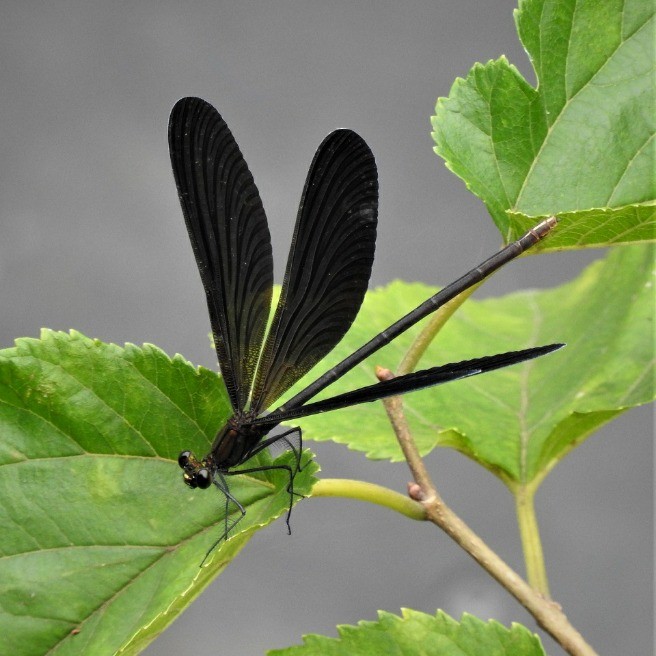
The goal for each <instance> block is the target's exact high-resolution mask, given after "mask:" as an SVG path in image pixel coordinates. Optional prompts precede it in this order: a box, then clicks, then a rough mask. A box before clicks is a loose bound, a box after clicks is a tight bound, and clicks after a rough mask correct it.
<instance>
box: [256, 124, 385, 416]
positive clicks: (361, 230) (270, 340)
mask: <svg viewBox="0 0 656 656" xmlns="http://www.w3.org/2000/svg"><path fill="white" fill-rule="evenodd" d="M377 220H378V178H377V172H376V163H375V161H374V156H373V154H372V153H371V150H369V147H368V146H367V144H366V143H365V142H364V140H363V139H362V138H361V137H360V136H358V135H357V134H356V133H355V132H352V131H350V130H336V131H335V132H332V133H331V134H329V135H328V136H327V137H326V138H325V139H324V141H323V143H322V144H321V145H320V146H319V149H318V150H317V153H316V155H315V156H314V160H313V161H312V166H311V167H310V171H309V173H308V177H307V180H306V182H305V188H304V190H303V195H302V197H301V204H300V207H299V211H298V217H297V219H296V227H295V229H294V237H293V239H292V245H291V249H290V252H289V259H288V261H287V270H286V271H285V279H284V282H283V287H282V292H281V296H280V301H279V303H278V307H277V309H276V313H275V316H274V318H273V322H272V324H271V328H270V330H269V333H268V335H267V339H266V343H265V346H264V350H263V352H262V359H261V361H260V365H259V367H258V371H257V377H256V379H255V385H254V388H253V399H252V403H251V410H253V411H254V412H256V413H259V412H260V411H261V410H263V409H264V408H267V407H269V406H270V405H271V404H272V403H273V402H274V401H275V400H276V399H277V398H278V397H279V396H280V395H281V394H283V393H284V392H285V391H286V390H287V389H289V388H290V387H291V386H292V385H293V384H294V383H295V382H296V381H297V380H298V379H299V378H301V376H303V375H304V374H305V373H306V372H308V371H309V370H310V369H311V368H312V367H313V366H314V365H315V364H316V363H317V362H319V360H321V358H323V357H324V356H325V355H326V354H327V353H329V352H330V351H331V350H332V349H333V348H334V347H335V345H336V344H337V343H338V342H339V341H340V340H341V339H342V337H343V336H344V334H345V333H346V331H347V330H348V329H349V327H350V326H351V324H352V323H353V320H354V319H355V317H356V315H357V313H358V310H359V309H360V305H361V304H362V300H363V299H364V294H365V292H366V291H367V285H368V284H369V276H370V274H371V267H372V265H373V260H374V250H375V246H376V225H377Z"/></svg>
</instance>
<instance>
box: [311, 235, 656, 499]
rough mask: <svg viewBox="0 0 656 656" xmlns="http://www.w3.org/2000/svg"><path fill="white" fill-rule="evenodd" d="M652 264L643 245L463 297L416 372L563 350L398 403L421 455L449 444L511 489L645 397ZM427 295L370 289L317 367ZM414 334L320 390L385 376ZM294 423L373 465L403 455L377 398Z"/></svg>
mask: <svg viewBox="0 0 656 656" xmlns="http://www.w3.org/2000/svg"><path fill="white" fill-rule="evenodd" d="M653 265H654V247H653V246H651V245H642V246H627V247H624V248H620V249H615V250H613V251H612V252H611V253H610V254H609V255H608V257H607V258H605V259H603V260H599V261H597V262H595V263H594V264H593V265H591V266H590V267H588V268H587V269H586V270H585V271H584V272H583V273H582V275H581V276H579V278H577V279H576V280H574V281H573V282H570V283H568V284H566V285H563V286H562V287H558V288H555V289H552V290H546V291H528V292H521V293H516V294H511V295H509V296H506V297H503V298H498V299H489V300H484V301H472V300H469V301H468V302H467V303H466V304H465V305H464V306H463V307H462V308H461V309H460V310H459V311H458V313H456V314H455V315H454V316H453V317H452V318H451V320H450V321H449V322H448V323H447V324H446V326H445V327H444V328H443V330H442V331H441V332H440V334H439V336H438V338H437V339H436V340H435V341H434V342H433V343H432V344H431V346H430V347H429V348H428V350H427V352H426V354H425V356H424V359H423V360H422V362H421V364H420V365H419V367H418V368H420V369H421V368H425V367H428V366H434V365H438V364H441V363H445V362H457V361H460V360H466V359H469V358H473V357H478V356H482V355H488V354H492V353H500V352H505V351H510V350H516V349H520V348H526V347H529V346H535V345H539V344H549V343H554V342H565V343H567V346H566V348H564V349H561V350H560V351H557V352H556V353H553V354H550V355H548V356H546V357H543V358H540V359H538V360H533V361H530V362H528V363H525V364H522V365H517V366H513V367H509V368H507V369H503V370H501V371H496V372H492V373H488V374H485V375H481V376H475V377H473V378H469V379H466V380H460V381H455V382H451V383H449V384H447V385H443V386H440V387H436V388H432V389H428V390H422V391H420V392H414V393H412V394H408V395H406V396H404V397H403V398H404V407H405V410H406V415H407V417H408V419H409V421H410V425H411V429H412V431H413V435H414V437H415V440H416V442H417V445H418V447H419V449H420V451H421V452H422V453H423V454H426V453H428V452H429V451H431V450H432V449H433V448H434V447H436V446H450V447H453V448H456V449H458V450H460V451H461V452H463V453H465V454H466V455H468V456H469V457H471V458H472V459H474V460H476V461H477V462H479V463H480V464H482V465H484V466H485V467H487V468H488V469H490V470H491V471H493V472H494V473H496V474H497V475H499V476H500V477H501V478H502V479H503V480H504V481H505V482H506V483H507V484H509V485H510V486H512V485H513V484H514V483H516V482H523V483H527V482H529V481H531V480H534V479H537V478H538V477H539V478H540V479H541V477H543V476H544V475H545V474H546V473H547V471H549V470H550V469H551V468H552V467H553V466H554V465H555V464H556V463H557V462H558V461H559V460H560V459H561V458H562V457H564V455H565V454H566V453H567V452H568V451H569V450H571V449H573V448H574V447H575V446H576V445H577V444H579V443H580V442H581V441H582V440H584V439H585V438H586V437H587V436H588V435H590V433H592V432H593V431H594V430H596V429H597V428H598V427H599V426H600V425H602V424H604V423H606V422H608V421H610V420H611V419H612V418H613V417H615V416H617V415H618V414H620V413H621V412H622V411H623V410H625V409H626V408H630V407H633V406H636V405H639V404H642V403H647V402H648V401H650V400H652V399H653V397H654V355H653V353H654V344H653V318H654V307H653V289H654V287H653ZM434 291H435V289H434V288H429V287H426V286H424V285H419V284H405V283H399V282H397V283H393V284H391V285H389V286H388V287H386V288H384V289H380V290H377V291H374V292H371V293H370V294H369V295H368V296H367V298H366V300H365V303H364V306H363V308H362V310H361V311H360V314H359V316H358V318H357V320H356V323H355V324H354V326H353V327H352V329H351V331H350V332H349V334H348V335H347V336H346V338H345V339H344V340H343V342H342V343H341V344H340V345H339V346H338V348H337V349H336V351H337V352H336V353H333V354H331V357H330V361H329V362H328V361H324V366H329V365H331V364H332V363H334V362H335V361H338V360H339V359H342V358H343V357H344V356H345V355H347V354H348V353H350V352H351V351H352V350H353V348H354V347H356V346H359V345H360V344H362V343H363V342H364V341H365V340H366V339H367V338H369V337H371V336H372V335H373V334H375V333H376V332H377V331H379V330H382V329H383V328H385V327H386V326H387V325H389V324H390V323H391V320H392V319H393V318H396V317H398V316H399V315H400V314H402V313H403V312H406V311H408V310H410V309H412V308H413V307H414V306H415V305H417V304H418V303H419V302H420V301H423V300H425V299H426V298H427V297H428V296H430V295H431V294H432V293H434ZM418 332H419V329H418V328H417V327H415V328H413V329H411V330H410V331H408V333H406V334H405V335H403V336H401V337H399V338H397V339H396V340H394V342H393V343H392V344H390V345H389V346H387V347H386V348H385V349H384V350H383V351H381V352H379V353H377V354H375V355H374V356H372V357H371V358H369V359H368V360H367V361H365V362H364V363H363V364H362V365H360V366H359V367H358V368H357V370H355V371H353V372H351V373H349V374H348V375H347V376H345V378H344V379H342V380H340V381H338V382H337V383H335V384H333V385H331V386H330V387H329V388H328V390H327V392H330V395H332V394H337V393H341V392H344V391H346V390H348V389H354V388H356V387H361V386H364V385H367V384H371V383H372V382H374V381H375V378H374V376H373V369H374V367H375V365H376V364H381V365H382V366H385V367H388V368H390V369H392V370H394V368H395V367H396V366H397V364H398V362H399V361H400V360H401V357H402V355H403V353H404V352H405V350H406V349H407V348H408V347H409V345H410V343H411V342H412V340H413V339H414V337H415V336H416V335H417V334H418ZM302 384H303V383H301V385H302ZM299 387H300V385H299ZM323 395H324V396H326V395H327V394H326V393H324V394H323ZM301 424H302V426H303V430H304V435H305V437H306V438H309V439H316V440H327V439H332V440H335V441H337V442H340V443H344V444H347V445H348V446H349V447H350V448H352V449H356V450H358V451H363V452H365V453H366V454H367V455H368V456H369V457H371V458H388V459H391V460H400V459H401V458H402V455H401V451H400V449H399V447H398V444H397V442H396V439H395V437H394V435H393V434H392V433H391V432H390V429H389V426H388V422H387V417H386V415H385V412H384V410H383V408H382V404H381V403H375V404H364V405H361V406H356V407H353V408H348V409H344V410H340V411H338V412H335V413H334V417H330V419H328V417H327V415H319V416H315V417H307V418H305V419H303V420H302V421H301Z"/></svg>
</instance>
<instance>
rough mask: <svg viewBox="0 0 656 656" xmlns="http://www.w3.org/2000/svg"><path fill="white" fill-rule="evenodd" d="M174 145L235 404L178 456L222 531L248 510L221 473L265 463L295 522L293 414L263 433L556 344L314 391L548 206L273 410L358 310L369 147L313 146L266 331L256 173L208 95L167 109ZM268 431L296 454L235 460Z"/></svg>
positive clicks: (472, 276)
mask: <svg viewBox="0 0 656 656" xmlns="http://www.w3.org/2000/svg"><path fill="white" fill-rule="evenodd" d="M169 147H170V151H171V162H172V166H173V173H174V176H175V180H176V184H177V187H178V194H179V196H180V203H181V205H182V212H183V214H184V218H185V222H186V224H187V229H188V231H189V237H190V239H191V244H192V247H193V250H194V254H195V256H196V263H197V264H198V269H199V271H200V276H201V279H202V281H203V286H204V288H205V294H206V296H207V305H208V309H209V314H210V322H211V325H212V332H213V335H214V345H215V348H216V352H217V355H218V360H219V365H220V368H221V374H222V375H223V380H224V382H225V385H226V388H227V391H228V395H229V397H230V402H231V404H232V409H233V415H232V417H230V419H228V421H227V422H226V423H225V425H224V426H222V427H221V428H220V429H219V431H218V433H217V434H216V437H215V439H214V442H213V444H212V447H211V450H210V452H209V453H208V454H207V455H206V456H205V457H204V458H202V459H199V458H197V457H196V456H195V455H194V454H193V453H191V452H190V451H183V452H182V453H181V454H180V457H179V460H178V462H179V464H180V467H182V469H183V470H184V473H183V478H184V482H185V483H186V484H187V485H188V486H190V487H192V488H203V489H204V488H208V487H209V486H210V484H212V483H214V484H215V486H216V487H218V488H219V489H220V490H221V492H223V494H224V495H225V500H226V508H225V509H226V515H225V526H224V533H223V535H222V536H221V538H220V539H219V540H218V541H217V543H218V542H220V541H221V540H222V539H224V538H226V537H227V535H228V533H229V532H230V530H231V529H232V528H233V527H234V526H235V524H236V523H237V522H238V521H239V520H240V519H241V518H242V517H243V516H244V515H245V513H246V511H245V509H244V507H243V506H242V504H241V503H240V502H239V500H238V499H236V498H235V497H234V496H233V495H232V494H231V493H230V489H229V486H228V483H227V477H228V476H234V475H236V474H246V473H254V472H261V471H266V470H271V469H282V470H285V471H286V472H287V473H288V474H289V485H288V487H287V491H288V492H289V495H290V505H289V511H288V513H287V526H288V528H289V517H290V513H291V508H292V502H293V496H294V477H295V475H296V473H297V472H298V471H299V470H300V467H301V453H302V435H301V429H300V428H298V427H296V428H292V429H290V430H287V431H285V432H282V433H281V434H278V435H274V436H269V432H270V431H271V430H272V429H273V428H275V427H276V426H278V424H280V423H281V422H284V421H288V420H290V419H298V418H301V417H306V416H308V415H313V414H315V413H319V412H325V411H328V410H336V409H338V408H345V407H348V406H351V405H355V404H358V403H365V402H368V401H375V400H377V399H381V398H383V397H386V396H391V395H396V394H404V393H406V392H410V391H413V390H418V389H421V388H424V387H429V386H431V385H437V384H440V383H446V382H448V381H451V380H456V379H459V378H465V377H467V376H474V375H476V374H480V373H484V372H486V371H493V370H494V369H500V368H502V367H507V366H508V365H511V364H516V363H519V362H523V361H525V360H529V359H531V358H536V357H539V356H541V355H545V354H546V353H550V352H552V351H555V350H556V349H558V348H560V347H561V346H562V344H551V345H548V346H540V347H535V348H529V349H524V350H521V351H513V352H510V353H503V354H499V355H493V356H488V357H482V358H476V359H473V360H468V361H465V362H458V363H453V364H447V365H443V366H439V367H433V368H430V369H425V370H423V371H417V372H414V373H410V374H406V375H403V376H399V377H398V378H393V379H392V380H388V381H383V382H378V383H375V384H372V385H369V386H367V387H363V388H361V389H357V390H354V391H351V392H347V393H345V394H340V395H338V396H334V397H332V398H329V399H325V400H323V401H318V402H315V403H310V404H308V403H306V402H307V401H308V400H310V399H311V398H312V397H314V396H315V395H316V394H317V393H319V392H320V391H321V390H323V389H324V388H325V387H326V386H328V385H330V384H331V383H332V382H334V381H335V380H337V379H338V378H340V377H341V376H343V375H344V374H345V373H346V372H347V371H349V370H350V369H352V368H353V367H354V366H356V365H357V364H358V363H360V362H362V361H363V360H364V359H365V358H366V357H368V356H369V355H371V354H372V353H374V352H375V351H377V350H378V349H380V348H381V347H382V346H384V345H385V344H387V343H388V342H390V341H391V340H392V339H394V338H395V337H396V336H398V335H400V334H401V333H402V332H403V331H405V330H407V329H408V328H410V326H412V325H414V324H415V323H416V322H417V321H419V320H420V319H422V318H423V317H425V316H426V315H428V314H430V313H431V312H433V311H435V310H436V309H437V308H439V307H441V306H442V305H444V304H445V303H446V302H447V301H449V300H451V299H452V298H454V297H455V296H457V295H458V294H459V293H461V292H462V291H464V290H466V289H468V288H469V287H471V286H472V285H474V284H476V283H478V282H480V281H481V280H482V279H483V278H485V277H487V276H488V275H490V274H491V273H492V272H493V271H495V270H496V269H498V268H499V267H501V266H502V265H503V264H505V263H506V262H508V261H510V260H512V259H513V258H515V257H517V256H518V255H520V254H521V253H523V252H524V251H525V250H526V249H527V248H529V247H531V246H532V245H533V244H535V243H536V242H537V241H539V240H540V239H542V238H543V237H544V236H545V235H546V234H547V233H548V232H549V231H550V230H551V228H552V227H553V226H554V225H555V224H556V220H555V219H554V218H550V219H547V220H546V221H543V222H542V223H539V224H538V225H536V226H535V227H534V228H533V229H532V230H529V232H528V233H526V234H525V235H524V236H523V237H521V239H519V240H517V241H515V242H513V243H512V244H510V245H508V246H506V247H505V248H504V249H502V250H501V251H499V252H498V253H496V254H495V255H493V256H492V257H490V258H489V259H487V260H485V262H483V263H482V264H480V265H479V266H477V267H476V268H475V269H472V270H471V271H470V272H469V273H466V274H465V275H464V276H462V277H461V278H459V279H458V280H456V281H455V282H453V283H451V284H450V285H449V286H448V287H445V288H444V289H443V290H442V291H440V292H439V293H437V294H435V295H434V296H432V297H431V298H429V299H428V300H427V301H425V302H424V303H422V304H421V305H420V306H419V307H417V308H416V309H415V310H413V311H412V312H410V313H409V314H407V315H406V316H405V317H403V318H402V319H399V321H397V322H396V323H394V324H393V325H391V326H390V327H389V328H387V329H386V330H384V331H383V332H382V333H380V334H379V335H377V336H376V337H374V338H373V339H372V340H371V341H369V342H368V343H367V344H365V345H364V346H362V347H361V348H360V349H358V350H357V351H355V352H354V353H353V354H351V355H350V356H349V357H347V358H346V359H345V360H343V361H342V362H341V363H339V364H338V365H336V366H335V367H333V368H332V369H330V371H327V372H326V373H325V374H323V376H321V377H319V378H318V379H317V380H315V381H314V383H312V384H311V385H309V386H308V387H306V388H305V389H304V390H303V391H301V392H299V393H298V394H296V396H294V397H293V398H292V399H290V400H289V401H287V402H286V403H285V404H283V405H281V406H280V407H278V408H277V409H275V410H273V412H270V413H268V414H265V412H266V411H267V409H268V408H270V407H271V406H272V405H273V404H274V403H275V401H276V400H277V399H278V398H280V396H282V394H283V393H284V392H286V391H287V390H288V389H289V388H290V387H291V386H292V385H293V384H294V383H296V382H297V381H298V380H299V379H300V378H301V377H302V376H303V375H304V374H305V373H307V372H308V371H309V370H310V369H311V368H312V367H313V366H314V365H315V364H317V363H318V362H319V360H321V359H322V358H323V357H324V356H325V355H327V354H328V353H329V352H330V351H331V350H332V349H333V348H334V347H335V346H336V345H337V343H338V342H339V341H340V340H341V339H342V337H343V336H344V335H345V333H346V331H347V330H348V329H349V327H350V326H351V324H352V323H353V320H354V319H355V317H356V315H357V313H358V310H359V309H360V305H361V304H362V301H363V299H364V295H365V292H366V290H367V285H368V283H369V276H370V274H371V267H372V264H373V260H374V249H375V240H376V224H377V212H378V179H377V172H376V164H375V162H374V157H373V154H372V153H371V150H370V149H369V147H368V146H367V144H366V143H365V142H364V140H363V139H362V138H361V137H360V136H359V135H357V134H356V133H355V132H352V131H351V130H335V131H334V132H332V133H331V134H329V135H328V136H327V137H326V138H325V139H324V141H323V142H322V144H321V145H320V146H319V149H318V150H317V152H316V154H315V156H314V160H313V161H312V165H311V166H310V171H309V173H308V177H307V180H306V182H305V187H304V190H303V195H302V197H301V203H300V208H299V211H298V216H297V219H296V226H295V228H294V236H293V239H292V246H291V250H290V254H289V259H288V262H287V269H286V271H285V278H284V282H283V285H282V291H281V294H280V300H279V301H278V306H277V308H276V311H275V314H274V316H273V320H272V322H271V325H270V327H269V329H268V331H267V330H266V326H267V322H268V318H269V312H270V306H271V296H272V287H273V257H272V252H271V238H270V235H269V228H268V225H267V220H266V216H265V214H264V209H263V207H262V201H261V200H260V196H259V193H258V191H257V188H256V186H255V183H254V181H253V176H252V175H251V173H250V171H249V170H248V166H247V165H246V162H245V161H244V158H243V156H242V154H241V152H240V150H239V147H238V146H237V143H236V142H235V140H234V138H233V136H232V134H231V132H230V130H229V129H228V126H227V125H226V123H225V121H224V120H223V119H222V118H221V116H220V114H219V113H218V112H217V111H216V110H215V109H214V108H213V107H212V106H211V105H209V104H208V103H207V102H205V101H204V100H201V99H200V98H183V99H181V100H180V101H178V102H177V103H176V105H175V107H174V108H173V111H172V112H171V118H170V122H169ZM265 333H266V336H265ZM273 444H281V445H283V446H284V447H285V448H288V449H291V450H292V451H293V453H294V456H295V464H294V465H293V466H289V465H286V464H273V465H265V466H256V467H245V468H241V469H240V468H239V467H240V466H241V465H244V464H245V463H246V462H247V461H248V460H249V459H251V458H252V457H253V456H255V455H257V454H258V453H260V452H261V451H263V450H264V449H267V448H268V447H270V446H272V445H273ZM230 502H232V503H233V504H234V505H235V506H236V509H237V515H238V516H237V517H236V518H235V519H234V520H233V521H232V522H229V520H228V516H229V504H230Z"/></svg>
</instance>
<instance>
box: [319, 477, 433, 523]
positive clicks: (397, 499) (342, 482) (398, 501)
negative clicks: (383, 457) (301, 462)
mask: <svg viewBox="0 0 656 656" xmlns="http://www.w3.org/2000/svg"><path fill="white" fill-rule="evenodd" d="M312 496H313V497H346V498H349V499H359V500H360V501H368V502H369V503H375V504H377V505H379V506H384V507H385V508H390V509H391V510H394V511H395V512H398V513H401V514H402V515H405V516H406V517H409V518H410V519H417V520H425V519H426V511H425V510H424V507H423V506H422V505H421V504H420V503H417V502H416V501H413V500H412V499H408V497H407V496H405V495H403V494H399V493H398V492H395V491H394V490H390V489H389V488H386V487H383V486H382V485H376V484H375V483H367V482H365V481H355V480H351V479H347V478H323V479H319V480H318V481H317V482H316V483H315V484H314V487H313V488H312Z"/></svg>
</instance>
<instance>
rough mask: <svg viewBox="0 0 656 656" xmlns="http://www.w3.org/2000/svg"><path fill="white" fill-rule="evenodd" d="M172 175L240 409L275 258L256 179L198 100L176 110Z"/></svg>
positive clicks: (233, 397)
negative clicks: (254, 179)
mask: <svg viewBox="0 0 656 656" xmlns="http://www.w3.org/2000/svg"><path fill="white" fill-rule="evenodd" d="M169 148H170V153H171V164H172V167H173V174H174V176H175V181H176V184H177V187H178V195H179V197H180V204H181V205H182V212H183V214H184V218H185V222H186V224H187V230H188V232H189V238H190V239H191V244H192V247H193V250H194V255H195V256H196V263H197V265H198V270H199V271H200V276H201V279H202V281H203V286H204V288H205V294H206V296H207V306H208V309H209V314H210V321H211V325H212V332H213V335H214V345H215V348H216V352H217V355H218V359H219V366H220V367H221V373H222V375H223V379H224V381H225V384H226V387H227V390H228V394H229V395H230V400H231V402H232V406H233V409H235V410H237V409H243V408H244V406H245V405H246V403H247V401H248V397H249V393H250V388H251V384H252V381H253V377H254V375H255V369H256V367H257V362H258V359H259V355H260V350H261V346H262V340H263V337H264V331H265V328H266V323H267V320H268V317H269V311H270V308H271V289H272V286H273V258H272V253H271V237H270V235H269V228H268V225H267V220H266V216H265V214H264V208H263V207H262V201H261V200H260V195H259V193H258V190H257V187H256V186H255V182H254V181H253V176H252V175H251V173H250V171H249V170H248V166H247V164H246V162H245V161H244V158H243V156H242V154H241V152H240V150H239V147H238V146H237V143H236V142H235V139H234V137H233V136H232V133H231V132H230V130H229V129H228V126H227V125H226V123H225V121H224V120H223V118H222V117H221V115H220V114H219V113H218V112H217V111H216V109H214V107H212V106H211V105H210V104H209V103H207V102H205V101H204V100H201V99H200V98H182V99H181V100H179V101H178V102H177V103H176V105H175V106H174V107H173V110H172V111H171V118H170V120H169Z"/></svg>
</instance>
